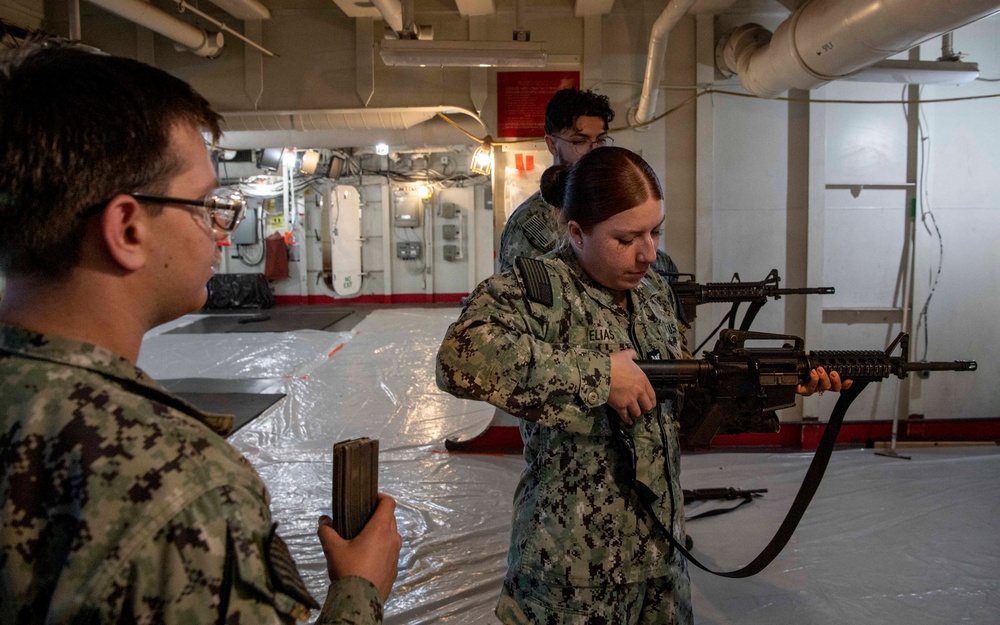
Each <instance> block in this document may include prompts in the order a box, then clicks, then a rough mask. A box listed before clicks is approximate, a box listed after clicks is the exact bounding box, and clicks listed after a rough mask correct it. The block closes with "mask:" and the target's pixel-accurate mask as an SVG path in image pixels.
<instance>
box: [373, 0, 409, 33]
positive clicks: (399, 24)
mask: <svg viewBox="0 0 1000 625" xmlns="http://www.w3.org/2000/svg"><path fill="white" fill-rule="evenodd" d="M371 2H372V4H374V5H375V8H376V9H378V12H379V13H381V14H382V19H384V20H385V22H386V23H387V24H388V25H389V28H391V29H393V30H394V31H396V32H397V33H399V32H402V31H403V5H402V3H401V2H400V0H371Z"/></svg>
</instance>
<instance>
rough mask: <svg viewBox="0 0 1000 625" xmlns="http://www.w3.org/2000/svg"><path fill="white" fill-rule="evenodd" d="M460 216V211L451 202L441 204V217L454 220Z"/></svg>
mask: <svg viewBox="0 0 1000 625" xmlns="http://www.w3.org/2000/svg"><path fill="white" fill-rule="evenodd" d="M457 215H458V209H457V208H455V205H454V204H452V203H451V202H442V203H441V216H442V217H444V218H445V219H454V218H455V217H456V216H457Z"/></svg>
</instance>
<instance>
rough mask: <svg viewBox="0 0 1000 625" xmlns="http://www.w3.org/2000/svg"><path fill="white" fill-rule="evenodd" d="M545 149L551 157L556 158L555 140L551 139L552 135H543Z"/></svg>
mask: <svg viewBox="0 0 1000 625" xmlns="http://www.w3.org/2000/svg"><path fill="white" fill-rule="evenodd" d="M545 147H547V148H548V149H549V154H551V155H552V156H558V154H557V153H556V140H555V139H554V138H552V135H549V134H547V135H545Z"/></svg>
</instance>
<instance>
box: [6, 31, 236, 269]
mask: <svg viewBox="0 0 1000 625" xmlns="http://www.w3.org/2000/svg"><path fill="white" fill-rule="evenodd" d="M6 56H7V58H6V59H4V60H3V61H0V223H3V224H4V226H3V228H0V273H3V274H6V275H40V276H48V277H58V276H60V275H62V274H64V273H65V272H66V271H68V270H69V269H70V268H72V267H73V266H75V265H76V263H77V262H79V255H80V248H81V242H82V240H83V227H82V226H83V223H82V221H81V219H80V214H81V212H82V211H83V210H84V209H86V208H88V207H90V206H94V205H98V204H100V203H101V202H106V201H108V200H110V199H111V198H113V197H114V196H115V195H118V194H120V193H138V192H142V191H145V192H147V193H156V192H162V190H163V189H164V188H165V187H166V185H167V184H169V181H170V179H171V178H172V177H173V176H174V175H176V173H177V168H178V167H179V166H180V161H179V158H178V156H177V155H176V154H174V153H173V151H172V150H171V149H170V136H171V133H172V131H173V128H174V127H175V126H176V125H177V124H190V125H191V126H193V127H195V128H198V129H199V130H202V131H207V132H209V133H211V135H212V138H213V141H214V140H217V139H218V137H219V135H220V134H221V131H220V127H219V120H220V117H219V115H218V114H217V113H215V112H214V111H213V110H212V109H211V107H210V106H209V104H208V101H207V100H205V98H203V97H202V96H200V95H199V94H198V93H197V92H195V91H194V90H193V89H192V88H191V87H190V86H189V85H188V84H187V83H186V82H184V81H182V80H180V79H178V78H175V77H174V76H171V75H170V74H168V73H166V72H164V71H162V70H160V69H156V68H154V67H151V66H149V65H146V64H144V63H140V62H138V61H135V60H132V59H127V58H122V57H115V56H108V55H105V54H100V53H95V52H93V51H88V50H85V49H82V48H79V47H72V46H61V45H51V44H48V45H45V44H41V45H40V44H37V43H33V44H28V45H27V46H26V47H25V48H23V49H20V50H13V51H10V52H8V53H7V55H6Z"/></svg>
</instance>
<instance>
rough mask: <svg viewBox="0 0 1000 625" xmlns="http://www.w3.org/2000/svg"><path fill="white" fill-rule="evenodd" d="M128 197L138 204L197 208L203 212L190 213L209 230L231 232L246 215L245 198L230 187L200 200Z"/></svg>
mask: <svg viewBox="0 0 1000 625" xmlns="http://www.w3.org/2000/svg"><path fill="white" fill-rule="evenodd" d="M129 195H131V196H132V197H134V198H135V199H137V200H139V201H140V202H150V203H153V204H182V205H185V206H197V207H199V208H201V209H203V210H200V211H192V212H194V213H195V214H196V215H198V216H199V217H201V220H202V221H203V222H205V225H206V226H208V228H209V229H210V230H214V229H218V230H224V231H226V232H232V231H233V230H235V229H236V227H237V226H239V225H240V222H241V221H243V217H244V216H245V215H246V213H247V201H246V198H245V197H243V194H242V193H240V192H239V191H238V190H236V189H233V188H230V187H219V188H218V189H213V190H212V191H211V192H210V193H209V194H208V195H206V196H205V197H204V198H203V199H200V200H185V199H182V198H176V197H162V196H159V195H143V194H141V193H130V194H129Z"/></svg>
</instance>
